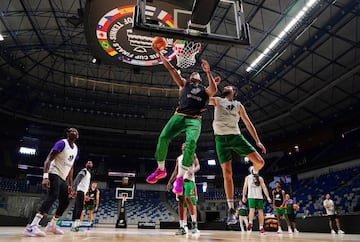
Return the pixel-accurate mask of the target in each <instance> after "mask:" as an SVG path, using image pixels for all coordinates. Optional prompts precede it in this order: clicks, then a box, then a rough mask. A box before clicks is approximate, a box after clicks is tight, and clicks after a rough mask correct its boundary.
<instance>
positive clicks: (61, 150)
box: [24, 128, 79, 237]
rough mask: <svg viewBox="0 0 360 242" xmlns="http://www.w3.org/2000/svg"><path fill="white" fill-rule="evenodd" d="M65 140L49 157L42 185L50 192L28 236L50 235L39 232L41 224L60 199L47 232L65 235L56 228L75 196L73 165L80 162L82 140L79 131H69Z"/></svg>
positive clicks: (26, 229) (55, 147)
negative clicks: (78, 142)
mask: <svg viewBox="0 0 360 242" xmlns="http://www.w3.org/2000/svg"><path fill="white" fill-rule="evenodd" d="M65 137H66V139H61V140H59V141H57V142H56V143H55V144H54V146H53V147H52V149H51V151H50V153H49V154H48V156H47V157H46V160H45V162H44V174H43V180H42V186H43V188H44V189H48V193H47V196H46V198H45V200H44V201H43V202H42V204H41V206H40V209H39V211H38V213H37V214H36V215H35V217H34V219H33V221H32V223H31V224H29V225H27V226H26V228H25V230H24V235H25V236H30V237H36V236H38V237H44V236H46V233H45V232H43V231H41V230H40V229H39V223H40V221H41V219H42V218H43V216H44V214H46V213H48V212H49V210H50V208H51V206H52V205H53V204H54V202H55V201H56V200H57V199H58V200H59V206H58V208H57V210H56V212H55V215H54V217H53V218H52V219H51V221H50V222H49V223H48V225H47V226H46V228H45V231H46V232H52V233H54V234H64V232H63V231H62V230H60V228H59V227H58V226H57V225H56V222H57V221H58V219H59V218H60V217H61V216H62V214H63V213H64V211H65V209H66V208H67V206H68V205H69V194H73V191H72V182H73V166H74V162H75V160H77V159H78V147H77V145H76V144H75V141H76V140H77V139H78V138H79V132H78V130H77V129H75V128H69V129H66V130H65Z"/></svg>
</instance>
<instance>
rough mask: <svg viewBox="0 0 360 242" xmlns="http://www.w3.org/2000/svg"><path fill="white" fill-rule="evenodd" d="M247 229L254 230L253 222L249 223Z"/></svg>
mask: <svg viewBox="0 0 360 242" xmlns="http://www.w3.org/2000/svg"><path fill="white" fill-rule="evenodd" d="M247 231H250V232H251V231H252V223H249V224H248V226H247Z"/></svg>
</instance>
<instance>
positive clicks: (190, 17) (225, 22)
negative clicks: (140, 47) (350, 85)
mask: <svg viewBox="0 0 360 242" xmlns="http://www.w3.org/2000/svg"><path fill="white" fill-rule="evenodd" d="M133 29H134V30H136V31H138V32H139V31H141V32H143V33H146V34H150V35H153V36H156V35H159V36H163V37H167V38H174V39H183V40H193V41H201V42H205V43H212V44H220V45H232V46H235V45H236V46H248V45H249V44H250V36H249V27H248V24H247V23H246V21H245V18H244V13H243V9H242V3H241V1H239V0H187V1H186V0H185V1H175V0H168V1H164V0H137V4H136V6H135V9H134V17H133Z"/></svg>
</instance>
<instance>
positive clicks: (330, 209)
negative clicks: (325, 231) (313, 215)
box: [323, 193, 344, 234]
mask: <svg viewBox="0 0 360 242" xmlns="http://www.w3.org/2000/svg"><path fill="white" fill-rule="evenodd" d="M323 206H324V208H325V210H326V215H327V216H328V217H329V226H330V229H331V233H332V234H336V232H335V230H334V225H333V224H334V223H335V224H336V227H337V229H338V231H337V232H338V234H344V231H342V230H341V225H340V220H339V216H338V214H337V212H336V210H335V205H334V201H333V200H331V198H330V194H329V193H328V194H326V195H325V200H324V202H323Z"/></svg>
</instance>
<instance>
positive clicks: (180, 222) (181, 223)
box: [179, 220, 184, 228]
mask: <svg viewBox="0 0 360 242" xmlns="http://www.w3.org/2000/svg"><path fill="white" fill-rule="evenodd" d="M179 225H180V228H183V227H184V220H179Z"/></svg>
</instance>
